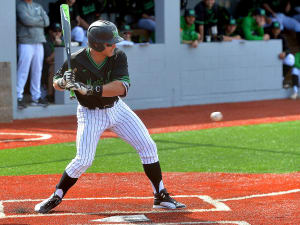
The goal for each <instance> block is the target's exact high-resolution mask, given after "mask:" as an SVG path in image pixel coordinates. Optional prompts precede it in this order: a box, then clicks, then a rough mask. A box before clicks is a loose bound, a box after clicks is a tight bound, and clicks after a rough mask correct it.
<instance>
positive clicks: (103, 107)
mask: <svg viewBox="0 0 300 225" xmlns="http://www.w3.org/2000/svg"><path fill="white" fill-rule="evenodd" d="M118 101H119V99H117V100H116V101H114V102H113V103H111V104H107V105H101V106H87V108H88V109H91V110H95V109H108V108H111V107H113V106H114V105H115V103H117V102H118Z"/></svg>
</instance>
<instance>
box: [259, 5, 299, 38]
mask: <svg viewBox="0 0 300 225" xmlns="http://www.w3.org/2000/svg"><path fill="white" fill-rule="evenodd" d="M263 7H264V8H265V9H266V11H267V13H268V16H270V18H272V20H276V21H278V22H279V23H280V26H281V30H283V29H287V30H292V31H294V32H296V35H297V40H298V43H299V44H300V22H299V21H298V20H296V19H294V18H293V17H290V16H288V15H287V13H288V11H289V8H291V4H290V1H288V0H276V1H273V0H263Z"/></svg>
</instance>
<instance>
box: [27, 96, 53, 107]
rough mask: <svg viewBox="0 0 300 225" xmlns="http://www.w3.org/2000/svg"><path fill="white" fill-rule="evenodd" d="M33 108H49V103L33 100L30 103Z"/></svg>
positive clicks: (44, 100)
mask: <svg viewBox="0 0 300 225" xmlns="http://www.w3.org/2000/svg"><path fill="white" fill-rule="evenodd" d="M30 105H31V106H42V107H47V106H48V105H49V103H48V101H47V100H46V99H42V98H39V99H38V100H35V101H34V100H32V102H31V103H30Z"/></svg>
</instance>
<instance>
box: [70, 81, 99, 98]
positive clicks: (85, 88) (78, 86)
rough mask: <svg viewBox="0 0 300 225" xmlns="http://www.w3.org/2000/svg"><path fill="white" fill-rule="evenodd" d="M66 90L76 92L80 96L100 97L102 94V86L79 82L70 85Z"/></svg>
mask: <svg viewBox="0 0 300 225" xmlns="http://www.w3.org/2000/svg"><path fill="white" fill-rule="evenodd" d="M68 88H69V89H70V90H74V91H78V92H79V93H80V94H82V95H97V96H102V92H103V86H102V85H96V86H92V85H88V84H84V83H81V82H75V83H72V86H71V85H70V86H69V87H68Z"/></svg>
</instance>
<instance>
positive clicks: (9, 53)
mask: <svg viewBox="0 0 300 225" xmlns="http://www.w3.org/2000/svg"><path fill="white" fill-rule="evenodd" d="M15 4H16V3H15V0H1V7H0V31H1V41H0V49H1V50H0V62H1V63H5V62H7V63H8V64H5V65H8V67H9V68H7V69H5V70H4V69H3V70H1V71H0V80H1V82H5V85H6V86H7V88H5V90H6V91H8V90H10V92H11V96H10V100H9V101H7V99H5V100H3V99H2V100H1V103H3V102H6V103H8V102H9V103H10V104H12V106H10V107H9V108H10V110H11V108H13V107H15V106H16V102H15V101H12V100H11V99H15V98H16V92H15V91H14V90H15V86H16V58H17V52H16V51H17V49H16V13H15V9H16V8H15ZM7 76H8V77H7ZM1 85H3V83H2V84H1ZM3 91H4V89H3V90H2V92H3ZM7 94H9V93H5V95H4V93H3V95H0V97H1V98H6V97H5V96H7ZM6 107H8V106H6ZM8 117H9V118H10V117H12V115H11V116H8Z"/></svg>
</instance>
